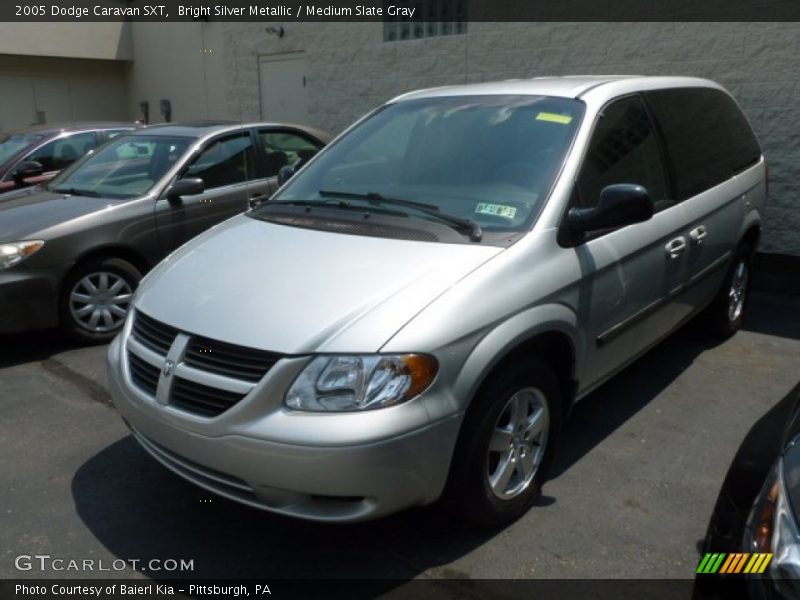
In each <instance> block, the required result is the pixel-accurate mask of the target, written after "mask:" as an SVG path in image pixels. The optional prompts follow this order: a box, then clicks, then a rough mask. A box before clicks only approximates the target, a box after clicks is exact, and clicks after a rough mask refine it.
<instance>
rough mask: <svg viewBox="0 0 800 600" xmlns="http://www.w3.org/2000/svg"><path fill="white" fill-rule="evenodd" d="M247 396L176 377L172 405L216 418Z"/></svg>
mask: <svg viewBox="0 0 800 600" xmlns="http://www.w3.org/2000/svg"><path fill="white" fill-rule="evenodd" d="M244 396H245V394H237V393H236V392H228V391H226V390H220V389H217V388H213V387H209V386H207V385H203V384H202V383H197V382H195V381H189V380H188V379H183V378H182V377H176V378H175V381H174V382H173V383H172V396H171V397H170V404H171V405H173V406H175V407H176V408H180V409H182V410H185V411H187V412H190V413H194V414H198V415H201V416H204V417H216V416H217V415H219V414H221V413H223V412H225V411H226V410H228V409H229V408H230V407H231V406H233V405H234V404H236V403H237V402H239V400H241V399H242V398H244Z"/></svg>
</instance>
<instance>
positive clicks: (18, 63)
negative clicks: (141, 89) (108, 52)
mask: <svg viewBox="0 0 800 600" xmlns="http://www.w3.org/2000/svg"><path fill="white" fill-rule="evenodd" d="M128 69H129V63H127V62H122V61H110V60H92V59H76V58H51V57H34V56H20V55H8V54H0V132H2V131H9V130H13V129H19V128H21V127H27V126H29V125H34V124H39V123H66V122H71V121H96V120H113V121H118V120H119V121H123V120H129V119H130V113H129V109H128V76H127V72H128Z"/></svg>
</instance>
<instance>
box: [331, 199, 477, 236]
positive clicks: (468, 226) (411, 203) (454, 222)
mask: <svg viewBox="0 0 800 600" xmlns="http://www.w3.org/2000/svg"><path fill="white" fill-rule="evenodd" d="M317 193H318V194H319V195H320V196H322V197H323V198H356V199H359V200H366V201H367V202H369V203H370V204H373V205H380V204H394V205H397V206H407V207H409V208H415V209H417V210H419V211H421V212H423V213H425V214H426V215H428V216H430V217H433V218H435V219H439V220H440V221H443V222H445V223H447V224H448V225H450V226H451V227H453V229H456V230H460V231H464V230H466V231H467V232H468V234H469V239H470V240H472V241H473V242H480V241H481V239H482V238H483V230H482V229H481V226H480V225H478V224H477V223H476V222H475V221H473V220H472V219H463V218H461V217H456V216H455V215H448V214H446V213H443V212H441V211H440V210H439V207H438V206H436V205H435V204H426V203H424V202H416V201H415V200H404V199H402V198H392V197H390V196H384V195H382V194H378V193H377V192H367V193H365V194H361V193H358V192H339V191H334V190H319V192H317Z"/></svg>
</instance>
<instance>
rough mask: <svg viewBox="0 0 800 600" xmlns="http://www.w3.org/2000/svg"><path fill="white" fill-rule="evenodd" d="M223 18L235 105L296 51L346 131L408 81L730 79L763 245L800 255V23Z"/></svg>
mask: <svg viewBox="0 0 800 600" xmlns="http://www.w3.org/2000/svg"><path fill="white" fill-rule="evenodd" d="M284 28H285V35H284V36H283V37H277V36H275V35H269V33H267V32H266V31H265V27H264V24H263V23H228V24H226V36H225V47H226V53H225V58H226V67H225V72H226V77H227V99H228V110H229V112H230V113H231V114H232V115H235V116H236V117H237V118H242V119H252V118H258V117H259V116H260V105H261V95H262V93H263V89H264V88H265V86H264V85H263V82H261V81H260V80H259V72H258V67H257V65H258V57H260V56H261V57H263V56H272V57H275V56H280V55H282V54H283V55H285V54H291V53H301V54H302V55H303V56H304V58H305V62H306V65H307V69H306V70H307V72H306V80H307V101H308V114H309V121H310V122H311V123H312V124H314V125H317V126H319V127H322V128H325V129H328V130H330V131H332V132H338V131H341V130H342V129H343V128H344V127H346V126H347V125H349V124H350V123H352V122H353V121H354V120H355V119H357V118H358V117H360V116H361V115H363V114H364V113H365V112H367V111H369V110H371V109H372V108H374V107H375V106H378V105H379V104H381V103H383V102H386V101H387V100H389V99H390V98H392V97H393V96H396V95H398V94H401V93H403V92H406V91H409V90H414V89H419V88H426V87H435V86H440V85H448V84H459V83H470V82H478V81H496V80H502V79H512V78H527V77H536V76H552V75H574V74H609V73H623V74H628V73H633V74H641V75H693V76H699V77H707V78H710V79H713V80H716V81H718V82H720V83H721V84H722V85H724V86H726V87H727V88H728V89H729V90H730V91H731V92H732V93H733V94H734V96H735V97H736V98H737V99H738V100H739V102H740V104H741V105H742V108H743V109H744V111H745V113H746V115H747V116H748V118H749V119H750V121H751V122H752V124H753V128H754V129H755V132H756V134H757V135H758V137H759V139H760V140H761V144H762V146H763V148H764V153H765V155H766V157H767V161H768V163H769V167H770V174H771V187H770V198H769V201H768V205H767V207H766V210H765V227H764V235H763V236H762V245H761V250H763V251H766V252H778V253H786V254H793V255H798V256H800V235H798V231H800V205H798V202H797V198H798V197H800V146H799V145H798V143H797V142H798V133H797V132H798V131H800V129H799V127H800V111H798V106H800V102H798V99H797V89H798V85H800V71H799V70H798V68H797V56H798V48H800V46H798V43H800V24H798V23H478V22H473V23H469V27H468V32H467V33H466V34H459V35H449V36H442V37H431V38H423V39H418V40H406V41H394V42H386V41H384V39H383V25H382V24H381V23H291V22H290V23H286V24H284Z"/></svg>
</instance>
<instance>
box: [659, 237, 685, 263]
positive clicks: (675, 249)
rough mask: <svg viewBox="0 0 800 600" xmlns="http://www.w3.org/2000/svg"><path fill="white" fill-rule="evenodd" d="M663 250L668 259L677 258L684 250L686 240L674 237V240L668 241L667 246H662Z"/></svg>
mask: <svg viewBox="0 0 800 600" xmlns="http://www.w3.org/2000/svg"><path fill="white" fill-rule="evenodd" d="M664 250H666V252H667V255H668V256H669V257H670V258H678V256H680V254H681V252H683V251H684V250H686V238H685V237H683V236H680V237H676V238H675V239H674V240H670V241H669V242H667V245H666V246H664Z"/></svg>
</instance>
